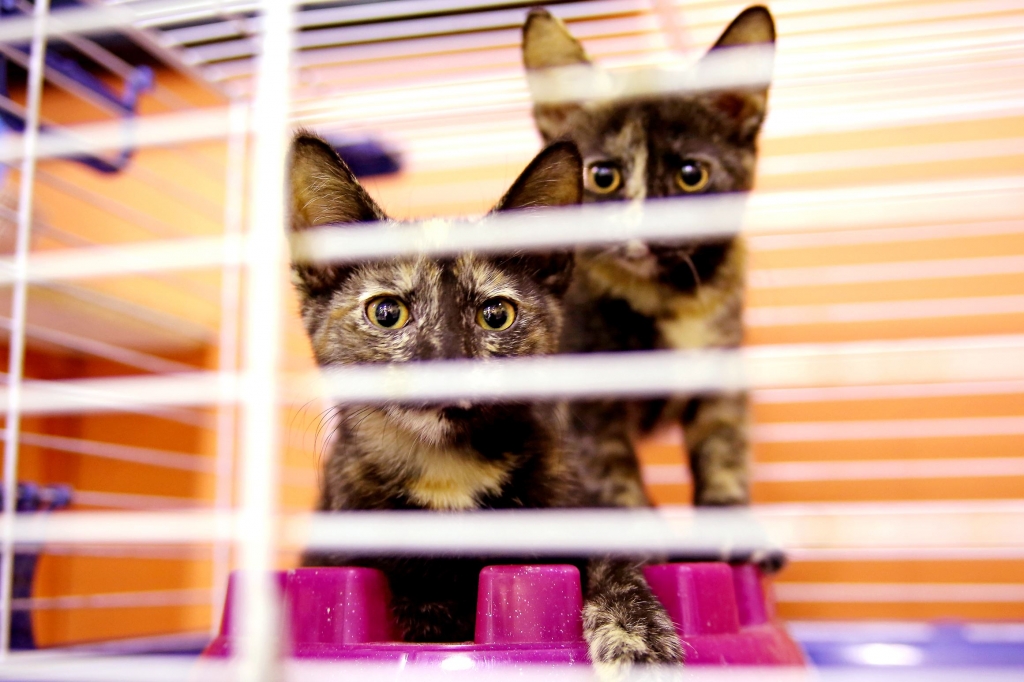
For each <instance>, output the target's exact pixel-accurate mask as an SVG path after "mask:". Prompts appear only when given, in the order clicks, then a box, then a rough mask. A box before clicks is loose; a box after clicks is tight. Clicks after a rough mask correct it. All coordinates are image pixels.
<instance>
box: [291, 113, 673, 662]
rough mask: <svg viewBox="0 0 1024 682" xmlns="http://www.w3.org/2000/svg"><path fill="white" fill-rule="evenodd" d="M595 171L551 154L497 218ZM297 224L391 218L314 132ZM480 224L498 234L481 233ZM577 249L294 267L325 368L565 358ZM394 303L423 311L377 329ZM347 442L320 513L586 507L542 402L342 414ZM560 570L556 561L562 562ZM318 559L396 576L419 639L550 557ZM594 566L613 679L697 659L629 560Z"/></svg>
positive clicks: (563, 194) (559, 419)
mask: <svg viewBox="0 0 1024 682" xmlns="http://www.w3.org/2000/svg"><path fill="white" fill-rule="evenodd" d="M581 174H582V161H581V159H580V157H579V154H578V152H577V150H576V148H575V146H574V145H572V144H571V143H567V142H562V143H557V144H554V145H551V146H550V147H548V148H547V149H546V150H544V151H543V152H541V154H540V155H539V156H538V157H537V158H536V159H535V160H534V162H533V163H532V164H531V165H530V166H529V167H528V168H527V169H526V170H525V171H524V172H523V174H522V176H520V178H519V179H518V180H517V181H516V183H515V184H514V185H513V186H512V189H510V190H509V192H508V193H507V194H506V196H505V197H504V198H503V199H502V200H501V202H499V204H498V207H497V209H496V210H499V211H502V210H512V209H526V208H529V207H537V206H555V205H565V204H574V203H579V201H580V198H581V194H582V186H581V177H582V175H581ZM291 183H292V211H291V213H292V220H291V229H292V230H302V229H306V228H308V227H314V226H318V225H324V224H328V223H342V224H343V223H355V222H364V221H369V220H376V221H386V220H387V218H386V216H385V214H384V212H383V211H381V209H380V208H378V207H377V205H376V204H375V203H374V202H373V200H372V199H371V198H370V197H369V196H368V195H367V194H366V193H365V191H363V189H362V188H361V187H360V186H359V185H358V183H357V182H356V180H355V178H354V176H352V174H351V172H350V171H349V170H348V168H346V167H345V165H344V163H343V162H342V161H341V160H340V159H339V158H338V157H337V156H336V155H335V153H334V151H333V150H332V149H331V148H330V147H328V146H327V145H326V143H324V142H322V141H321V140H319V139H318V138H316V137H314V136H312V135H309V134H305V133H301V134H300V135H299V136H298V137H296V139H295V141H294V143H293V147H292V162H291ZM480 229H488V226H487V225H486V224H481V225H480ZM572 261H573V258H572V255H571V254H568V253H550V254H542V255H522V254H517V255H510V256H479V255H473V254H463V255H460V256H458V257H452V258H433V257H427V256H421V257H415V258H408V259H391V260H380V261H374V262H366V263H359V264H353V265H346V266H320V265H311V264H298V263H296V264H294V265H293V267H294V272H295V275H296V287H297V289H298V292H299V297H300V301H301V306H302V317H303V321H304V323H305V327H306V330H307V332H308V333H309V337H310V340H311V343H312V347H313V351H314V354H315V356H316V359H317V361H318V363H319V364H320V365H322V366H325V367H329V366H331V365H341V364H351V363H395V362H414V361H420V360H433V359H456V358H473V359H477V360H486V359H488V358H498V357H514V356H526V355H542V354H549V353H554V352H557V350H558V345H559V339H560V335H561V331H562V325H563V306H562V298H563V296H564V293H565V291H566V288H567V287H568V285H569V281H570V276H571V271H572ZM382 295H386V296H389V297H394V298H396V299H400V300H402V301H404V302H405V303H406V304H407V307H408V309H409V312H410V314H409V318H408V319H409V322H408V323H407V324H406V325H405V326H404V327H401V328H395V329H382V328H380V327H378V326H375V325H374V324H373V323H371V321H370V319H369V317H368V314H367V310H366V309H367V304H368V302H369V301H372V300H374V299H375V298H377V297H379V296H382ZM494 297H502V298H504V299H507V300H508V301H512V302H513V303H514V304H515V308H516V311H517V315H516V318H515V321H514V322H513V324H512V325H511V326H510V327H509V328H508V329H505V330H503V331H494V330H488V329H485V328H483V327H482V326H481V325H480V324H479V323H478V321H477V313H478V310H480V307H481V305H482V304H483V303H484V302H485V301H487V300H488V299H492V298H494ZM338 413H339V414H338V419H339V424H338V431H337V432H338V437H337V440H336V441H335V443H334V444H333V446H332V449H331V451H330V453H329V455H328V457H327V460H326V462H325V464H324V471H323V476H322V489H321V499H320V503H319V509H320V510H322V511H342V510H360V509H362V510H368V509H374V510H388V509H393V510H403V509H429V510H437V511H443V512H457V511H465V510H474V509H517V508H545V507H574V506H580V505H581V504H582V503H583V499H584V498H583V494H582V490H581V488H580V485H579V481H578V479H577V477H576V470H575V469H574V468H573V467H571V466H570V465H569V462H570V461H572V455H571V454H570V450H571V447H572V446H573V441H572V439H571V438H570V437H569V435H570V432H569V430H568V428H567V419H568V414H567V409H566V406H565V405H552V404H539V403H531V402H523V403H514V404H473V403H470V402H466V401H458V402H453V403H443V404H412V403H388V404H383V405H365V406H351V407H349V406H344V407H340V408H339V410H338ZM543 560H544V561H553V559H551V558H547V559H543ZM305 561H306V563H307V564H309V565H342V564H346V565H362V566H369V567H374V568H378V569H380V570H382V571H384V573H385V574H386V575H387V577H388V580H389V583H390V587H391V591H392V594H393V603H392V606H393V610H394V614H395V616H396V619H397V622H398V627H399V629H400V631H401V633H402V635H403V637H404V638H405V639H406V640H407V641H413V642H458V641H465V640H471V639H472V638H473V629H474V617H475V604H476V593H477V579H478V574H479V572H480V569H481V568H482V567H483V566H485V565H487V564H494V563H501V564H507V563H530V562H537V561H541V559H538V558H537V557H521V558H518V559H517V558H510V557H494V558H488V557H473V558H453V557H432V556H418V557H387V556H350V555H346V556H342V555H339V554H332V553H327V554H323V553H321V554H310V555H308V556H307V557H306V558H305ZM567 561H570V562H572V563H575V564H576V565H577V566H579V567H580V569H581V575H582V577H583V579H584V583H585V586H584V590H585V591H584V595H585V602H586V607H585V608H586V611H585V621H586V623H587V625H586V628H585V635H586V637H587V640H588V642H589V643H590V648H591V653H592V658H593V660H594V661H595V663H596V664H598V665H599V666H604V669H606V670H612V671H622V670H623V669H625V668H628V667H629V666H630V665H632V664H633V663H638V662H656V663H671V662H678V661H680V660H681V659H682V652H681V648H680V643H679V639H678V636H677V635H676V632H675V629H674V627H673V625H672V623H671V621H670V619H669V618H668V616H667V614H666V613H665V611H664V609H663V608H662V607H661V605H660V604H659V603H658V601H657V600H656V599H655V598H654V597H653V595H652V593H651V591H650V588H649V586H648V585H647V583H646V582H645V581H644V579H643V574H642V572H641V570H640V565H639V564H638V563H636V562H632V561H629V560H626V559H621V558H620V559H612V558H596V559H587V558H569V559H567Z"/></svg>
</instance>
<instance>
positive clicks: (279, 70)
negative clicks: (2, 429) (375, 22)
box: [236, 0, 293, 682]
mask: <svg viewBox="0 0 1024 682" xmlns="http://www.w3.org/2000/svg"><path fill="white" fill-rule="evenodd" d="M262 14H263V32H262V36H261V39H260V42H261V50H260V56H259V62H258V68H257V73H256V96H255V100H254V102H253V109H252V128H251V129H252V130H253V132H254V136H253V157H252V158H253V163H252V177H251V184H250V192H249V202H250V203H249V212H248V216H247V218H248V225H249V230H248V235H247V240H246V245H245V247H244V248H245V249H246V263H247V265H248V268H247V278H246V282H245V287H246V290H245V327H244V329H245V337H244V343H245V353H244V358H245V372H244V376H243V385H242V389H243V395H242V401H241V402H242V414H243V421H242V455H243V461H242V463H241V467H240V469H241V471H240V474H241V479H242V481H241V483H242V485H241V494H242V505H241V510H240V515H239V523H240V527H238V528H237V538H238V543H239V549H240V554H241V558H242V562H241V564H242V568H243V574H242V587H243V589H242V591H241V592H242V594H241V599H240V600H239V601H238V604H237V605H238V606H239V607H240V612H241V618H240V620H239V622H240V623H242V624H243V629H242V634H243V639H242V642H241V645H242V646H241V655H242V660H241V661H240V665H241V674H242V679H243V680H246V681H247V682H249V681H257V680H260V681H262V680H266V681H267V682H270V681H271V680H276V679H277V675H276V670H277V666H278V657H277V654H278V643H279V642H278V638H277V635H278V634H279V632H278V628H279V619H278V617H277V613H276V610H277V599H276V586H275V585H274V583H273V581H272V579H271V574H270V571H271V569H272V568H273V567H274V560H275V548H276V534H277V524H276V512H277V506H278V489H277V482H278V476H277V470H278V466H279V452H278V436H279V425H278V420H279V414H278V409H277V408H278V400H277V399H278V380H279V377H278V367H279V361H280V347H281V320H282V314H281V313H282V311H281V293H282V292H281V274H282V273H283V271H284V268H283V266H284V256H285V250H284V244H285V241H284V220H285V210H284V207H285V158H286V156H287V150H288V146H287V144H288V136H287V129H288V112H289V108H290V99H291V83H290V78H289V75H290V60H291V29H292V19H293V17H292V3H291V2H290V1H289V2H282V1H281V0H264V2H263V3H262ZM236 613H237V612H236Z"/></svg>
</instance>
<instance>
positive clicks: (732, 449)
mask: <svg viewBox="0 0 1024 682" xmlns="http://www.w3.org/2000/svg"><path fill="white" fill-rule="evenodd" d="M774 40H775V32H774V25H773V23H772V19H771V15H770V14H769V13H768V11H767V10H766V9H764V8H762V7H753V8H750V9H748V10H746V11H744V12H743V13H742V14H740V15H739V16H738V17H737V18H736V20H735V21H733V23H732V24H731V25H730V26H729V27H728V28H727V29H726V30H725V32H724V33H723V34H722V36H721V38H719V40H718V42H717V43H716V44H715V46H714V48H713V50H716V49H721V48H726V47H730V46H736V45H750V44H763V45H773V44H774ZM523 57H524V62H525V65H526V68H527V73H528V75H530V76H531V77H532V78H535V79H536V78H538V77H540V78H543V76H544V70H545V69H548V68H552V67H566V66H573V67H577V68H587V69H595V70H596V69H597V68H598V67H596V66H594V65H593V64H591V62H590V60H589V58H588V57H587V56H586V53H585V52H584V50H583V48H582V46H581V45H580V44H579V43H578V42H577V41H576V40H575V39H574V38H573V37H572V36H571V35H570V34H569V33H568V31H567V30H566V28H565V26H564V25H563V24H562V23H561V22H559V21H558V20H557V19H555V18H554V17H552V16H551V15H550V14H548V13H547V12H546V11H544V10H540V9H537V10H533V11H531V13H530V15H529V17H528V19H527V22H526V26H525V27H524V30H523ZM546 82H550V81H546ZM766 100H767V90H766V89H765V90H759V89H754V90H736V91H724V92H706V93H698V94H687V95H664V96H653V97H646V98H637V99H619V100H612V101H608V100H603V101H590V102H584V103H579V104H576V103H568V104H567V103H559V104H547V103H538V104H537V105H536V106H535V107H534V117H535V120H536V123H537V127H538V129H539V130H540V132H541V134H542V136H543V137H544V139H545V140H548V141H550V140H554V139H560V138H567V139H571V140H573V141H574V142H575V143H576V144H577V145H578V146H579V148H580V152H581V154H582V155H583V157H584V160H585V162H586V163H587V167H588V168H590V167H591V165H592V164H595V163H597V164H609V165H611V166H612V167H614V168H616V169H618V171H619V172H620V173H621V183H620V185H619V187H618V188H617V189H616V190H614V191H611V192H608V193H600V192H598V191H595V190H594V188H590V190H589V191H587V192H586V194H585V197H584V201H590V202H597V201H634V202H640V201H643V200H652V199H660V198H664V197H678V196H682V195H684V194H685V192H684V191H683V190H682V188H680V187H679V185H678V184H677V182H676V175H677V173H678V172H679V170H680V168H681V165H682V163H683V161H684V160H695V161H698V162H700V163H701V164H703V166H704V168H706V169H707V170H708V181H707V184H706V186H705V187H704V188H703V189H702V190H701V191H700V193H701V194H707V193H719V192H743V191H746V190H749V189H750V188H751V187H752V185H753V180H754V167H755V163H756V160H757V133H758V131H759V130H760V125H761V121H762V120H763V117H764V113H765V106H766ZM744 272H745V259H744V249H743V244H742V241H741V240H740V239H738V238H733V239H725V238H715V239H700V240H690V241H685V242H678V243H676V242H674V243H641V242H635V241H634V242H628V243H625V244H620V245H618V246H614V247H611V248H607V249H602V250H592V249H585V250H581V251H580V252H579V253H578V254H577V267H576V276H575V278H574V280H573V282H572V285H571V287H570V289H569V291H568V294H567V296H566V310H567V318H566V324H565V327H564V330H565V331H564V334H563V340H562V348H563V350H564V351H567V352H597V351H617V350H644V349H654V348H730V347H735V346H738V345H739V344H740V342H741V338H742V320H741V314H742V302H743V301H742V297H743V282H744ZM572 412H573V421H574V424H575V425H576V427H577V429H578V430H579V431H580V433H581V434H582V435H583V438H584V441H585V444H586V445H587V451H586V452H585V456H584V457H583V459H582V470H583V473H582V475H583V479H584V481H585V483H586V485H587V488H588V489H589V491H590V492H591V494H592V495H593V496H594V497H595V498H596V499H597V501H598V502H599V503H601V504H606V505H613V506H644V505H647V504H649V501H648V498H647V496H646V493H645V491H644V488H643V483H642V481H641V478H640V472H639V466H638V463H637V461H636V456H635V452H634V449H633V441H634V439H635V438H637V437H639V436H641V435H643V434H644V433H646V432H647V431H649V430H650V429H651V428H652V427H653V426H655V425H656V424H658V423H664V422H665V421H666V420H675V421H678V422H681V424H682V426H683V429H684V431H685V434H686V442H687V445H688V446H689V453H690V459H691V468H692V470H693V479H694V501H695V503H696V504H699V505H733V504H745V503H747V502H748V500H749V474H748V467H747V461H748V449H749V446H748V437H747V409H746V400H745V396H742V395H739V396H696V397H690V398H688V399H683V400H671V401H657V402H648V403H642V404H636V403H625V402H621V401H603V402H585V403H575V404H573V406H572Z"/></svg>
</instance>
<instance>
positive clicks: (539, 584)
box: [205, 563, 804, 670]
mask: <svg viewBox="0 0 1024 682" xmlns="http://www.w3.org/2000/svg"><path fill="white" fill-rule="evenodd" d="M645 574H646V576H647V580H648V582H649V583H650V585H651V589H652V590H653V591H654V593H655V595H656V596H657V597H658V599H660V600H661V602H662V603H663V604H664V605H665V608H666V609H667V610H668V613H669V615H670V616H671V617H672V620H673V622H675V624H676V628H677V629H678V631H679V634H680V636H681V637H682V639H683V642H684V649H685V651H686V660H687V663H689V664H711V665H804V658H803V654H802V653H801V651H800V648H799V647H798V646H797V645H796V644H795V643H794V642H793V640H792V639H791V638H790V637H789V635H788V634H787V632H786V630H785V629H784V628H783V627H782V625H781V623H779V621H778V620H777V619H776V618H775V614H774V608H773V606H772V604H771V602H770V601H769V599H768V598H767V597H768V596H769V595H766V593H765V588H764V581H763V578H762V576H761V574H760V572H759V571H758V569H757V568H756V567H754V566H737V567H731V566H729V565H727V564H723V563H694V564H662V565H657V566H649V567H648V568H646V569H645ZM277 575H278V584H279V585H280V587H281V592H282V596H283V601H284V613H285V614H286V618H287V622H288V623H289V625H290V628H289V633H288V642H289V651H290V653H291V655H292V656H294V657H296V658H307V659H320V660H333V661H364V662H374V663H381V664H395V665H398V666H404V665H405V664H406V663H412V664H421V665H428V666H435V667H440V668H442V669H445V670H454V669H459V670H464V669H468V668H479V667H490V666H494V665H527V664H546V665H551V664H564V665H589V663H590V659H589V657H588V655H587V645H586V643H585V642H584V641H583V628H582V622H581V611H582V606H583V597H582V593H581V589H580V575H579V571H578V570H577V569H576V568H575V567H574V566H562V565H544V566H488V567H487V568H485V569H484V570H483V571H482V572H481V573H480V582H479V591H478V599H477V615H476V636H475V641H474V642H459V643H452V644H412V643H408V642H400V641H395V640H394V637H395V634H394V632H393V629H394V628H393V624H392V619H391V614H390V607H389V600H390V593H389V591H388V587H387V580H386V579H385V577H384V575H383V574H382V573H380V572H379V571H376V570H373V569H368V568H352V567H344V568H299V569H294V570H291V571H285V572H281V573H278V574H277ZM237 589H238V580H237V575H232V577H231V580H230V582H229V583H228V595H227V599H228V602H227V605H226V607H225V610H224V617H223V619H222V622H221V629H220V634H219V635H218V636H217V638H216V639H215V640H214V641H213V642H212V643H211V644H210V645H209V646H208V647H207V649H206V652H205V655H207V656H225V655H228V654H229V653H230V652H231V642H232V634H233V633H234V620H233V618H232V614H231V599H232V597H233V595H234V594H235V593H236V592H235V591H236V590H237Z"/></svg>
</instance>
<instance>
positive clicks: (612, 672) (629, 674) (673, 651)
mask: <svg viewBox="0 0 1024 682" xmlns="http://www.w3.org/2000/svg"><path fill="white" fill-rule="evenodd" d="M583 634H584V638H585V639H586V640H587V646H588V649H589V652H590V660H591V661H592V662H593V664H594V668H595V670H596V671H597V674H598V677H599V679H600V680H601V681H602V682H620V681H621V680H626V679H629V680H634V679H643V680H648V679H649V680H652V681H653V680H659V681H661V680H665V681H666V682H667V681H668V680H676V679H681V673H682V667H681V665H680V664H681V663H682V662H683V650H682V645H681V644H680V641H679V636H678V635H677V634H676V629H675V626H673V625H672V621H671V620H670V619H669V617H668V615H667V614H666V613H665V612H664V610H663V609H661V608H660V605H658V606H655V605H650V607H649V608H638V605H637V604H629V605H619V606H601V605H597V604H588V605H587V606H586V607H584V609H583Z"/></svg>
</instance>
